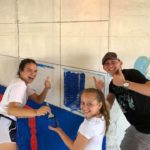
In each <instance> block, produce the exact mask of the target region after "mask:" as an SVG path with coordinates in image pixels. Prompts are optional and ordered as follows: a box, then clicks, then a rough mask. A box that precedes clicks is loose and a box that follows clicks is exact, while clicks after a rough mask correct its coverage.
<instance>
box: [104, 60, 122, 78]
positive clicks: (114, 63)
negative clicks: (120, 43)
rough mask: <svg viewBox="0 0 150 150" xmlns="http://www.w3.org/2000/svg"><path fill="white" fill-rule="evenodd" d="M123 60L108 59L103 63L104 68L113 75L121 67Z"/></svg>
mask: <svg viewBox="0 0 150 150" xmlns="http://www.w3.org/2000/svg"><path fill="white" fill-rule="evenodd" d="M121 66H122V61H120V60H107V61H106V62H105V64H104V65H103V68H104V70H105V71H106V72H107V73H109V74H111V75H112V76H113V75H114V74H115V73H116V72H117V71H118V69H120V68H121Z"/></svg>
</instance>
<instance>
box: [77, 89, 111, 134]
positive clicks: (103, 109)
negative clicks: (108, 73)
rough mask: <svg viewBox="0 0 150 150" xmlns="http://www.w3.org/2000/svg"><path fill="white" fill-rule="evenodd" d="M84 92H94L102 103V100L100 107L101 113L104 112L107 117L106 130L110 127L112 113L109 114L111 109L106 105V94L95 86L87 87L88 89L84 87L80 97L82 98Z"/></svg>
mask: <svg viewBox="0 0 150 150" xmlns="http://www.w3.org/2000/svg"><path fill="white" fill-rule="evenodd" d="M84 93H93V94H95V96H96V100H97V101H98V102H99V103H101V102H102V107H101V109H100V114H102V115H103V116H104V118H105V121H106V132H107V130H108V127H109V124H110V115H109V111H108V109H107V107H106V103H105V97H104V94H103V92H102V91H99V90H98V89H95V88H87V89H84V90H83V91H82V92H81V94H80V99H81V96H82V95H83V94H84Z"/></svg>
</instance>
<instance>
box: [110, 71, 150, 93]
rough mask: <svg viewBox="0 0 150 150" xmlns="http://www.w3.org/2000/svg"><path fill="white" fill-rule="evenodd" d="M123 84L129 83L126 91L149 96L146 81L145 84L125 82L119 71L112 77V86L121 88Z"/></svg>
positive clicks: (148, 83) (149, 86)
mask: <svg viewBox="0 0 150 150" xmlns="http://www.w3.org/2000/svg"><path fill="white" fill-rule="evenodd" d="M125 82H128V83H129V86H128V89H130V90H132V91H135V92H137V93H140V94H143V95H145V96H150V81H147V82H146V83H136V82H132V81H128V80H125V77H124V75H123V73H122V71H121V69H120V70H118V72H117V73H116V74H114V75H113V84H115V85H116V86H123V84H124V83H125Z"/></svg>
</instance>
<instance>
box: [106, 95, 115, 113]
mask: <svg viewBox="0 0 150 150" xmlns="http://www.w3.org/2000/svg"><path fill="white" fill-rule="evenodd" d="M114 101H115V95H114V94H112V93H109V94H108V95H107V97H106V106H107V108H108V110H110V109H111V108H112V105H113V103H114Z"/></svg>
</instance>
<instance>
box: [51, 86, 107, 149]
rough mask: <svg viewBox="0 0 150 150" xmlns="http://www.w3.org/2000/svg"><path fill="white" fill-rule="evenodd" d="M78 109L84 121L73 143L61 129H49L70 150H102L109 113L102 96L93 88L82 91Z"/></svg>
mask: <svg viewBox="0 0 150 150" xmlns="http://www.w3.org/2000/svg"><path fill="white" fill-rule="evenodd" d="M80 108H81V111H82V112H83V114H84V116H85V119H84V121H83V122H82V123H81V125H80V127H79V130H78V135H77V137H76V139H75V141H72V140H71V139H70V138H69V137H68V136H67V135H66V134H65V133H64V132H63V130H62V129H61V128H53V127H51V126H50V127H49V128H50V129H51V130H53V131H55V132H56V133H58V135H59V136H60V137H61V139H62V140H63V141H64V143H65V144H66V145H67V147H68V148H69V149H70V150H102V141H103V137H104V135H105V133H106V131H107V129H108V126H109V112H108V110H107V108H106V104H105V98H104V94H103V93H102V92H101V91H98V90H97V89H95V88H88V89H85V90H83V92H82V93H81V96H80Z"/></svg>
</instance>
